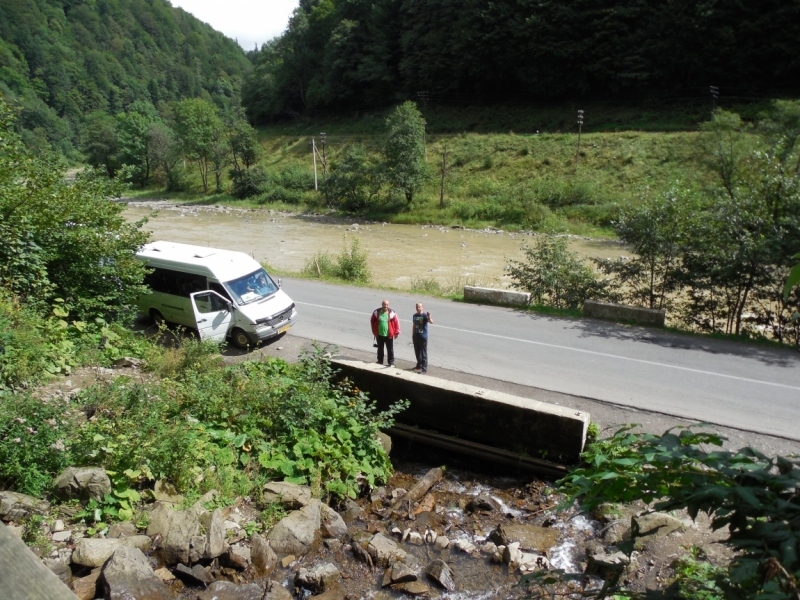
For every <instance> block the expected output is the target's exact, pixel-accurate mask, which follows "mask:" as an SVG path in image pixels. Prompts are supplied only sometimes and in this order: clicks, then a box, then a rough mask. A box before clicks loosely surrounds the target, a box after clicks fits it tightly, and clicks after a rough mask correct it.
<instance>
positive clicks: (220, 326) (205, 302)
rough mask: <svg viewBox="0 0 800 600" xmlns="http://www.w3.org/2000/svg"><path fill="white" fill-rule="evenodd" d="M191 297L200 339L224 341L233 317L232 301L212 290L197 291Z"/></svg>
mask: <svg viewBox="0 0 800 600" xmlns="http://www.w3.org/2000/svg"><path fill="white" fill-rule="evenodd" d="M189 297H190V298H191V299H192V309H193V310H194V320H195V322H196V323H197V333H198V335H199V336H200V339H201V340H213V341H216V342H224V341H225V336H226V335H227V334H228V328H229V327H230V325H231V319H232V318H233V315H232V310H231V303H230V302H228V300H226V299H225V298H223V297H222V296H220V295H219V294H218V293H217V292H214V291H212V290H206V291H204V292H195V293H194V294H190V295H189Z"/></svg>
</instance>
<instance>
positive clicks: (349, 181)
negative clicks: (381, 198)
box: [325, 145, 385, 211]
mask: <svg viewBox="0 0 800 600" xmlns="http://www.w3.org/2000/svg"><path fill="white" fill-rule="evenodd" d="M384 179H385V177H384V171H383V166H382V165H380V164H377V163H375V162H373V161H370V159H369V158H368V156H367V152H366V149H365V148H364V146H362V145H356V146H350V147H349V148H348V149H347V150H346V151H345V154H344V157H343V158H342V160H341V162H339V164H338V165H337V166H336V168H335V169H334V170H333V171H332V172H331V173H330V174H329V175H328V179H327V180H326V181H325V191H326V192H327V193H328V197H329V198H330V200H331V202H332V203H333V204H336V205H338V206H340V207H341V208H343V209H345V210H352V211H358V210H363V209H364V208H367V207H368V206H369V205H370V204H371V203H372V202H373V201H374V200H375V198H376V196H377V195H378V194H379V193H380V191H381V188H382V187H383V183H384Z"/></svg>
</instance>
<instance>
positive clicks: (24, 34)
mask: <svg viewBox="0 0 800 600" xmlns="http://www.w3.org/2000/svg"><path fill="white" fill-rule="evenodd" d="M0 39H1V40H2V43H0V92H2V93H3V94H4V96H5V97H6V99H7V100H9V101H11V102H13V103H15V104H16V105H18V106H19V108H20V110H21V115H20V116H21V118H20V122H19V126H20V127H21V128H22V130H23V132H24V133H23V138H24V139H25V143H26V144H27V145H29V148H30V149H31V150H38V151H40V152H48V151H56V152H61V153H63V154H65V155H67V156H69V158H70V159H71V160H79V159H80V157H79V156H78V155H77V154H76V153H75V151H74V149H73V147H72V144H73V143H74V142H77V137H78V136H77V135H76V134H77V133H78V132H80V131H81V130H82V129H83V124H84V119H85V118H86V116H87V115H89V114H90V113H92V112H94V111H99V112H100V113H102V114H105V115H108V116H116V115H117V114H119V113H121V112H125V111H126V109H127V108H128V107H129V106H132V105H134V104H135V103H137V102H146V103H150V104H152V105H154V106H156V107H161V106H164V105H166V104H167V103H169V102H174V101H178V100H181V99H184V98H191V97H199V96H204V97H206V98H208V99H210V100H213V102H214V103H215V104H216V105H218V106H220V107H222V108H224V109H225V110H227V109H228V108H229V107H231V106H236V104H238V90H239V88H240V86H241V82H242V79H243V77H244V75H245V74H246V73H247V72H249V71H250V64H249V62H248V61H247V58H246V57H245V54H244V52H243V51H242V50H241V48H240V47H239V46H238V45H237V44H236V43H235V42H234V41H233V40H231V39H228V38H226V37H225V36H223V35H222V34H221V33H219V32H216V31H214V30H213V29H212V28H211V26H209V25H206V24H204V23H201V22H200V21H199V20H197V19H196V18H195V17H193V16H192V15H191V14H189V13H188V12H186V11H184V10H181V9H179V8H177V7H175V8H173V7H172V6H170V4H169V3H168V2H164V1H163V0H156V1H153V2H150V1H148V2H139V1H138V0H115V1H113V2H107V1H100V2H94V1H87V2H85V1H78V2H56V3H53V2H49V1H47V0H27V1H21V0H8V1H6V2H3V3H0ZM37 153H38V152H37Z"/></svg>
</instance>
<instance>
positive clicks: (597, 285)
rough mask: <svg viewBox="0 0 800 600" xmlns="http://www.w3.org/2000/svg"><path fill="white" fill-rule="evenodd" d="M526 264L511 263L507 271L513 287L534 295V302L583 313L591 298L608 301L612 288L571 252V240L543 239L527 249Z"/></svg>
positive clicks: (552, 237)
mask: <svg viewBox="0 0 800 600" xmlns="http://www.w3.org/2000/svg"><path fill="white" fill-rule="evenodd" d="M522 251H523V252H524V253H525V259H526V260H525V261H516V260H511V261H509V264H508V265H507V266H506V270H507V271H508V272H509V274H510V275H511V279H512V284H511V285H512V286H513V287H515V288H517V289H521V290H524V291H526V292H530V293H531V302H532V303H533V304H540V305H543V306H551V307H553V308H566V309H579V308H581V307H582V306H583V301H584V300H586V299H587V298H605V297H608V295H609V289H608V285H607V283H606V282H605V281H600V280H598V279H597V278H596V277H595V274H594V271H593V270H592V269H591V268H590V267H589V266H587V265H586V263H585V262H584V261H583V260H581V259H580V258H579V257H578V255H577V254H575V253H574V252H570V251H569V249H568V242H567V239H566V238H564V237H556V236H554V235H552V234H547V235H540V236H538V237H536V238H535V239H534V242H533V246H532V247H531V246H527V245H525V246H523V247H522Z"/></svg>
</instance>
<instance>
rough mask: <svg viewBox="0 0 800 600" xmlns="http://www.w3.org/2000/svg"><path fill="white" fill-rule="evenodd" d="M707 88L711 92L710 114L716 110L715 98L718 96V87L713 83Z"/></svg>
mask: <svg viewBox="0 0 800 600" xmlns="http://www.w3.org/2000/svg"><path fill="white" fill-rule="evenodd" d="M708 90H709V91H710V92H711V114H712V115H714V114H716V112H717V99H718V98H719V88H718V87H717V86H715V85H710V86H708Z"/></svg>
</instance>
